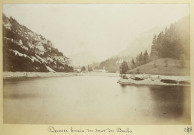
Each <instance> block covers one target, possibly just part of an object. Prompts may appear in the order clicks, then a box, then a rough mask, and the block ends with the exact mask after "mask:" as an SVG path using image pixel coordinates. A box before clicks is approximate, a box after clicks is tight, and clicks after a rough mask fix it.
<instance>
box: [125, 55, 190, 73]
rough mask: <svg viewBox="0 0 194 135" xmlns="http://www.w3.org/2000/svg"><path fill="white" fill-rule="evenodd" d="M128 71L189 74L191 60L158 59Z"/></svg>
mask: <svg viewBox="0 0 194 135" xmlns="http://www.w3.org/2000/svg"><path fill="white" fill-rule="evenodd" d="M127 73H141V74H142V73H143V74H154V75H169V76H189V75H190V61H184V62H183V61H180V60H175V59H170V58H163V59H158V60H155V61H152V62H149V63H147V64H144V65H141V66H139V67H136V68H134V69H132V70H129V71H128V72H127Z"/></svg>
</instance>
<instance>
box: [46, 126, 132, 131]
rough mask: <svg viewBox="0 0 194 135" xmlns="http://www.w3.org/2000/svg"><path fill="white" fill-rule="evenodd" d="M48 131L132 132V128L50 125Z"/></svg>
mask: <svg viewBox="0 0 194 135" xmlns="http://www.w3.org/2000/svg"><path fill="white" fill-rule="evenodd" d="M48 132H52V133H84V132H85V133H132V130H130V129H129V128H115V129H113V128H112V129H111V128H94V129H92V128H91V129H90V128H86V129H81V128H79V129H77V128H73V127H70V128H64V129H58V128H56V127H53V126H50V127H48Z"/></svg>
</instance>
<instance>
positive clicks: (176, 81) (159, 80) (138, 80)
mask: <svg viewBox="0 0 194 135" xmlns="http://www.w3.org/2000/svg"><path fill="white" fill-rule="evenodd" d="M118 83H119V84H122V85H158V86H190V76H165V75H136V76H135V77H134V75H130V76H125V78H121V79H119V81H118Z"/></svg>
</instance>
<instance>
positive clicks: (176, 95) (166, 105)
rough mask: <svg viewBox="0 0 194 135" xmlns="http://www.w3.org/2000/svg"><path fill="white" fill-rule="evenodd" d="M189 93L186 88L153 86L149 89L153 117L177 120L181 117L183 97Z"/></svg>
mask: <svg viewBox="0 0 194 135" xmlns="http://www.w3.org/2000/svg"><path fill="white" fill-rule="evenodd" d="M185 92H190V91H189V89H188V87H180V86H175V87H173V86H162V87H159V86H155V87H151V88H150V94H151V97H152V100H154V101H153V102H154V104H155V105H154V110H155V112H154V115H156V116H159V117H165V118H177V117H181V116H183V114H184V112H185V111H187V110H184V109H185V107H184V100H189V99H185V98H184V97H185V96H184V95H185Z"/></svg>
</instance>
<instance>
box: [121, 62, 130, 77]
mask: <svg viewBox="0 0 194 135" xmlns="http://www.w3.org/2000/svg"><path fill="white" fill-rule="evenodd" d="M128 70H129V67H128V65H127V62H126V61H123V63H122V64H121V66H120V73H121V74H125V73H126V72H127V71H128Z"/></svg>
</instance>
